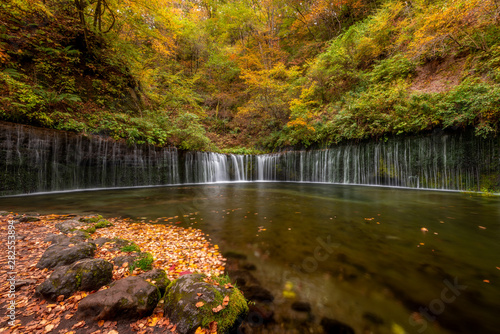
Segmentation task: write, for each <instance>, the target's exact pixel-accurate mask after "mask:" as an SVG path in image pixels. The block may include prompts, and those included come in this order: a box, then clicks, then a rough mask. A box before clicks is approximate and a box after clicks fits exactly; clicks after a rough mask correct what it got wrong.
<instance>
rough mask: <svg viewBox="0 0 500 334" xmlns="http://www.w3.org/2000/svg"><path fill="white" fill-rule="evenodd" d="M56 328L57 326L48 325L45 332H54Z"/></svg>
mask: <svg viewBox="0 0 500 334" xmlns="http://www.w3.org/2000/svg"><path fill="white" fill-rule="evenodd" d="M54 327H55V326H54V325H53V324H48V325H47V326H45V331H46V332H50V331H51V330H53V329H54Z"/></svg>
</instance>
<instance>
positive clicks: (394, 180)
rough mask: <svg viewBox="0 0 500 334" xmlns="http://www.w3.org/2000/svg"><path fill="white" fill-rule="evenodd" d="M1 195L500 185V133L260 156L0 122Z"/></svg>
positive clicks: (413, 138) (453, 188)
mask: <svg viewBox="0 0 500 334" xmlns="http://www.w3.org/2000/svg"><path fill="white" fill-rule="evenodd" d="M0 129H1V131H0V171H1V173H0V195H10V194H19V193H30V192H44V191H57V190H69V189H85V188H109V187H127V186H143V185H166V184H182V183H211V182H230V181H293V182H325V183H341V184H369V185H387V186H394V187H410V188H428V189H444V190H480V188H481V187H482V185H483V184H485V185H486V186H488V185H489V186H491V185H493V187H495V186H496V187H497V189H498V187H499V183H500V179H499V176H498V175H500V139H498V138H496V139H481V138H477V137H475V136H473V135H472V134H467V133H462V134H438V135H432V136H419V137H407V138H403V139H392V140H388V141H386V142H366V143H357V144H355V143H350V144H344V145H338V146H335V147H331V148H327V149H319V150H307V151H306V150H299V151H284V152H278V153H272V154H263V155H256V156H252V155H236V154H220V153H213V152H178V151H177V149H175V148H158V147H154V146H151V145H132V146H129V145H126V144H125V143H123V142H117V141H113V140H111V139H109V138H105V137H100V136H81V135H76V134H73V133H69V132H63V131H54V130H47V129H38V128H34V127H30V126H23V125H18V124H11V123H5V122H0Z"/></svg>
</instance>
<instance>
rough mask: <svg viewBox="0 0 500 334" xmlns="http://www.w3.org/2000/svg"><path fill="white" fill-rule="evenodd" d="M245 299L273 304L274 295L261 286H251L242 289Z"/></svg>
mask: <svg viewBox="0 0 500 334" xmlns="http://www.w3.org/2000/svg"><path fill="white" fill-rule="evenodd" d="M241 291H243V294H244V295H245V298H246V299H248V300H253V301H262V302H272V301H273V300H274V296H273V294H272V293H271V292H270V291H269V290H267V289H265V288H264V287H262V286H260V285H250V286H245V287H242V288H241Z"/></svg>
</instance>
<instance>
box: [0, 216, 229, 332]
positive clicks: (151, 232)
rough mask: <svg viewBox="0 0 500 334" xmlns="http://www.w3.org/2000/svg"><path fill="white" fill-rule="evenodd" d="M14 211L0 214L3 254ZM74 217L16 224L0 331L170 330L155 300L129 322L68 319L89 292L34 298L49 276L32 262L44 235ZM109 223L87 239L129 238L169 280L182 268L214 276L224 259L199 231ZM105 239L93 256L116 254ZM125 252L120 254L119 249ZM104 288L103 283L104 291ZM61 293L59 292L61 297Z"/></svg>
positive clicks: (1, 295) (0, 291) (2, 260)
mask: <svg viewBox="0 0 500 334" xmlns="http://www.w3.org/2000/svg"><path fill="white" fill-rule="evenodd" d="M14 216H15V215H14V214H10V215H7V216H0V235H2V236H4V237H5V240H2V241H1V242H0V252H2V254H7V250H8V249H7V242H6V241H7V235H8V222H9V221H10V220H12V219H13V218H14ZM74 218H75V216H74V215H48V216H40V217H39V219H40V220H39V221H36V222H29V223H16V224H15V231H16V244H15V246H16V259H15V272H16V274H15V275H16V291H15V302H16V320H15V324H14V326H11V325H9V324H8V321H9V319H8V318H7V313H6V312H3V314H2V316H1V318H0V319H1V320H0V333H9V334H11V333H12V334H17V333H19V334H21V333H35V334H36V333H58V334H59V333H61V334H62V333H66V334H80V333H91V334H117V333H130V332H137V333H141V334H143V333H175V329H176V326H175V325H174V324H171V323H170V321H169V319H168V318H165V317H164V314H163V304H162V303H161V302H160V303H159V304H158V307H157V308H156V309H155V311H154V312H153V314H152V315H151V316H149V317H147V318H143V319H140V320H138V321H135V322H130V321H127V320H120V321H104V320H101V321H99V322H90V323H86V322H85V320H84V319H76V317H74V315H75V313H76V311H77V309H78V303H79V301H80V300H82V299H83V298H85V297H86V296H87V295H88V294H89V293H93V292H94V291H93V292H82V291H80V292H77V293H76V294H74V295H73V296H71V297H69V298H67V299H63V298H58V300H57V301H56V302H55V303H50V302H47V301H45V300H40V299H37V298H36V297H35V288H36V287H37V286H38V285H39V284H41V283H42V282H43V281H44V280H45V279H46V278H47V277H49V276H50V274H51V272H52V271H50V270H47V269H43V270H40V269H38V268H36V264H37V262H38V260H39V259H40V257H41V256H42V254H43V252H44V251H45V250H46V249H47V248H48V247H49V246H50V243H48V242H44V241H43V240H44V239H45V237H46V236H47V235H48V234H50V233H54V234H61V233H60V232H59V230H57V229H56V228H55V227H54V226H55V224H57V223H59V222H62V221H64V220H67V219H74ZM109 220H110V221H111V222H112V223H113V225H114V226H112V227H108V228H103V229H98V230H97V232H95V233H94V234H92V238H93V239H96V238H98V237H106V238H121V239H127V240H131V241H134V242H135V243H136V244H137V245H138V246H139V247H140V248H141V251H143V252H150V253H151V254H152V255H153V257H154V263H153V264H154V267H156V268H161V269H164V270H165V271H166V272H167V274H168V277H169V278H170V279H175V278H177V277H178V276H179V275H180V274H183V273H188V272H195V271H196V272H202V273H205V274H207V275H219V274H220V273H222V272H223V270H224V262H225V259H224V258H223V257H222V256H221V255H220V254H219V252H218V247H217V246H212V245H210V243H209V242H207V240H206V239H205V235H204V234H203V233H202V232H201V231H199V230H196V229H191V228H189V229H184V228H180V227H176V226H171V225H161V224H145V223H138V224H133V223H132V222H131V221H129V220H127V219H123V220H121V219H109ZM108 246H109V243H106V244H104V245H103V246H101V247H99V248H98V251H97V252H96V257H101V258H104V259H107V260H110V259H111V258H113V257H115V256H119V255H123V254H124V252H121V251H111V250H108V249H106V247H108ZM125 254H126V253H125ZM10 272H12V270H11V269H10V268H9V266H8V258H7V256H0V308H1V309H2V310H4V311H7V306H8V304H9V302H10V300H11V298H9V293H10V291H9V287H10V283H9V282H8V281H7V278H8V273H10ZM140 272H141V271H140V270H135V271H134V272H132V273H130V272H129V270H128V268H125V267H120V268H118V267H116V266H115V267H114V275H113V279H114V280H116V279H120V278H122V277H125V276H129V275H135V274H139V273H140ZM105 288H107V287H103V289H105ZM61 297H62V296H61Z"/></svg>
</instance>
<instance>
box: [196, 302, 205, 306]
mask: <svg viewBox="0 0 500 334" xmlns="http://www.w3.org/2000/svg"><path fill="white" fill-rule="evenodd" d="M203 305H205V303H204V302H197V303H196V307H202V306H203Z"/></svg>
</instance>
